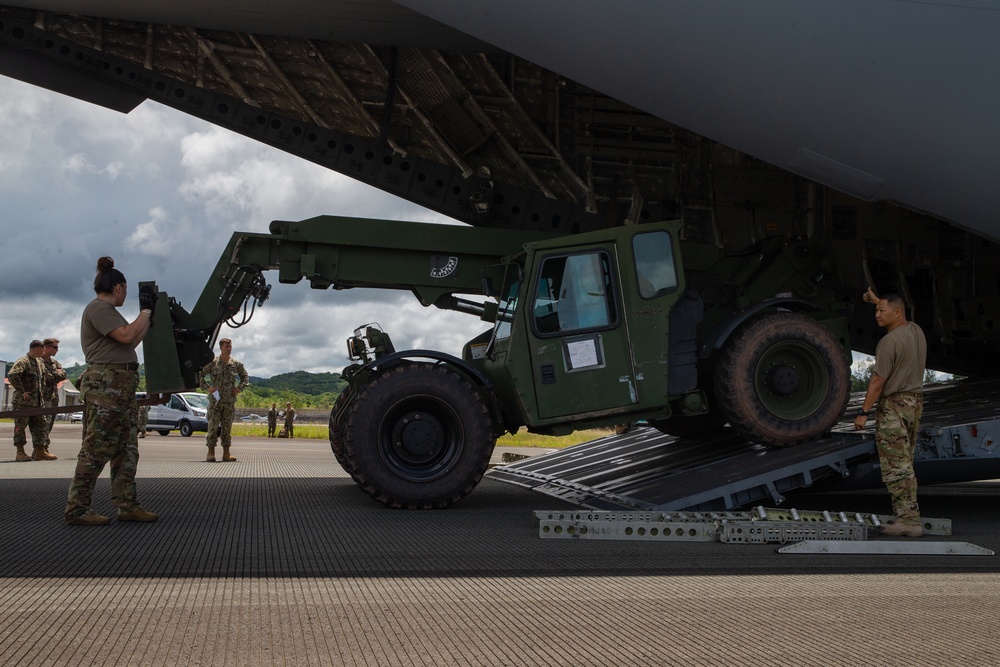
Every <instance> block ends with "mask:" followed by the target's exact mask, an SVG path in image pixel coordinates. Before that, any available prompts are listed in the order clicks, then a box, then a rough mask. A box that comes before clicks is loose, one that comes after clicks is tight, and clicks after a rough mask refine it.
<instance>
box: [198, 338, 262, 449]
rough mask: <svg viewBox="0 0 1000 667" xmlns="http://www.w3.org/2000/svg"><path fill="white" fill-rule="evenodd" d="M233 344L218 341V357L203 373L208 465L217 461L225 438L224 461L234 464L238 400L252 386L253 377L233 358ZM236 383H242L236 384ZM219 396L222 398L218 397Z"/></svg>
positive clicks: (206, 366) (203, 369)
mask: <svg viewBox="0 0 1000 667" xmlns="http://www.w3.org/2000/svg"><path fill="white" fill-rule="evenodd" d="M232 351H233V341H231V340H229V339H228V338H222V339H220V340H219V352H220V354H219V356H217V357H216V358H215V359H213V360H212V361H210V362H208V363H207V364H206V365H205V367H204V368H202V369H201V388H202V389H203V390H204V391H206V392H207V393H208V435H207V436H206V438H205V444H206V445H207V446H208V456H207V457H206V458H205V460H206V461H215V443H216V442H218V440H219V438H220V436H221V438H222V460H223V461H235V460H236V457H235V456H233V455H232V454H230V452H229V448H230V447H231V446H232V430H233V419H234V417H235V414H236V396H237V395H238V394H239V393H240V392H241V391H243V390H244V389H246V388H247V386H248V385H249V384H250V376H249V375H247V370H246V369H245V368H244V367H243V364H241V363H240V362H239V361H237V360H236V359H234V358H233V357H231V356H230V354H231V353H232ZM237 379H238V380H239V383H238V384H237ZM216 392H218V396H219V398H218V399H216V397H215V395H216Z"/></svg>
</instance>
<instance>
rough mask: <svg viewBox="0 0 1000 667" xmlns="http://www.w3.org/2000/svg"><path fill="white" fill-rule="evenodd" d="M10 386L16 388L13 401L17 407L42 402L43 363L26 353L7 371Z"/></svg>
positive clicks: (38, 404)
mask: <svg viewBox="0 0 1000 667" xmlns="http://www.w3.org/2000/svg"><path fill="white" fill-rule="evenodd" d="M7 379H8V380H10V386H11V387H13V388H14V396H13V400H12V403H13V404H14V406H16V407H21V408H30V407H38V406H40V405H41V404H42V363H41V359H35V358H34V357H31V356H29V355H27V354H26V355H24V356H23V357H21V358H20V359H18V360H17V361H15V362H14V365H13V366H11V367H10V372H9V373H7Z"/></svg>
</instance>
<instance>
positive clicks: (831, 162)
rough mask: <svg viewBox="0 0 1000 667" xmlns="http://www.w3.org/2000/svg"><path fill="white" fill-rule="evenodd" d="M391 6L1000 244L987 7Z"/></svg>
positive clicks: (764, 3)
mask: <svg viewBox="0 0 1000 667" xmlns="http://www.w3.org/2000/svg"><path fill="white" fill-rule="evenodd" d="M399 3H400V4H402V5H404V6H406V7H409V8H411V9H413V10H415V11H417V12H420V13H423V14H425V15H427V16H429V17H431V18H434V19H436V20H438V21H440V22H441V23H444V24H446V25H449V26H451V27H453V28H456V29H458V30H461V31H463V32H467V33H469V34H471V35H473V36H475V37H477V38H479V39H482V40H483V41H486V42H489V43H491V44H494V45H496V46H497V47H499V48H501V49H504V50H506V51H510V52H511V53H513V54H515V55H518V56H521V57H523V58H526V59H528V60H531V61H532V62H535V63H538V64H539V65H541V66H543V67H546V68H549V69H552V70H554V71H556V72H559V73H560V74H562V75H564V76H567V77H570V78H572V79H574V80H577V81H579V82H581V83H583V84H585V85H587V86H590V87H593V88H595V89H597V90H600V91H601V92H604V93H606V94H609V95H611V96H614V97H616V98H618V99H620V100H622V101H624V102H627V103H629V104H631V105H634V106H636V107H638V108H640V109H643V110H644V111H647V112H649V113H652V114H654V115H656V116H658V117H660V118H663V119H664V120H667V121H669V122H671V123H674V124H677V125H679V126H681V127H684V128H685V129H688V130H691V131H693V132H696V133H698V134H701V135H704V136H706V137H709V138H711V139H714V140H716V141H719V142H721V143H723V144H726V145H728V146H732V147H734V148H736V149H738V150H740V151H742V152H744V153H748V154H750V155H753V156H755V157H758V158H760V159H763V160H765V161H767V162H770V163H772V164H774V165H775V166H778V167H782V168H785V169H788V170H789V171H792V172H794V173H798V174H800V175H802V176H805V177H807V178H810V179H813V180H816V181H819V182H821V183H824V184H826V185H829V186H830V187H833V188H835V189H838V190H840V191H842V192H846V193H847V194H851V195H854V196H856V197H858V198H861V199H866V200H895V201H898V202H900V203H903V204H904V205H907V206H910V207H913V208H916V209H920V210H924V211H927V212H930V213H932V214H934V215H936V216H939V217H942V218H945V219H948V220H951V221H954V222H956V223H958V224H960V225H962V226H964V227H967V228H970V229H973V230H976V231H979V232H981V233H983V234H986V235H987V236H990V237H993V238H994V239H998V238H1000V224H998V223H997V216H996V211H998V210H1000V189H998V188H995V187H994V182H995V180H996V179H995V178H994V176H995V174H996V172H997V169H996V167H995V165H994V161H993V156H994V155H995V154H996V152H997V148H1000V123H997V122H996V120H995V118H994V115H995V109H996V108H998V106H1000V68H997V67H996V63H997V62H1000V40H997V39H996V35H997V34H1000V3H997V2H989V1H986V0H968V1H954V2H944V1H942V2H935V3H916V2H904V1H899V0H871V1H866V2H844V1H843V0H816V1H814V2H808V3H806V2H801V1H800V0H759V1H757V2H752V3H748V2H743V1H742V0H713V1H710V2H704V1H700V2H693V1H692V2H657V3H652V2H646V1H644V0H624V1H621V2H614V3H609V2H600V3H598V2H590V3H581V2H579V1H578V0H575V1H571V0H552V1H551V2H545V3H538V2H535V0H510V1H509V2H504V3H493V2H490V3H487V2H475V1H469V0H462V1H461V2H458V1H456V0H399Z"/></svg>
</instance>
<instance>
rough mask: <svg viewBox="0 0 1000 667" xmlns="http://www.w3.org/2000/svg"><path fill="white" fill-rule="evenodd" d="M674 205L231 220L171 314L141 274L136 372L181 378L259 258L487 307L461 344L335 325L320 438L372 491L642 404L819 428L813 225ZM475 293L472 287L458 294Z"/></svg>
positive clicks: (409, 491)
mask: <svg viewBox="0 0 1000 667" xmlns="http://www.w3.org/2000/svg"><path fill="white" fill-rule="evenodd" d="M679 230H680V225H679V223H677V222H662V223H650V224H642V225H633V226H626V227H615V228H611V229H606V230H600V231H595V232H589V233H586V234H575V235H570V236H556V235H552V234H546V233H541V232H524V231H511V230H496V229H484V228H472V227H464V226H450V225H431V224H419V223H410V222H392V221H381V220H358V219H351V218H336V217H329V216H324V217H318V218H312V219H309V220H304V221H301V222H282V221H275V222H273V223H272V224H271V227H270V232H271V233H270V234H250V233H241V232H237V233H236V234H234V235H233V237H232V239H231V241H230V243H229V245H228V246H227V248H226V250H225V252H224V253H223V255H222V257H221V258H220V260H219V263H218V265H217V266H216V268H215V270H214V272H213V274H212V276H211V278H210V279H209V282H208V284H207V285H206V287H205V290H204V292H203V293H202V295H201V297H200V298H199V300H198V302H197V304H196V305H195V307H194V309H193V310H192V311H191V312H190V313H188V312H187V311H185V310H184V309H183V308H182V307H181V305H180V304H179V303H178V302H177V301H176V300H175V299H173V298H171V297H170V296H169V295H168V294H167V293H165V292H161V291H159V290H158V288H157V286H156V284H155V283H151V282H147V283H142V284H140V289H142V290H146V291H147V293H148V292H149V291H152V292H154V293H156V309H155V314H154V321H153V326H152V327H151V329H150V332H149V334H147V336H146V339H145V340H144V343H143V344H144V353H145V362H146V373H147V389H148V390H149V391H151V392H176V391H183V390H189V389H192V388H194V387H195V386H196V384H197V375H198V371H199V370H200V369H201V368H202V367H203V366H204V365H205V364H206V363H208V361H210V360H211V359H212V347H213V344H214V341H215V339H216V337H217V336H218V333H219V329H220V327H221V326H222V324H224V323H228V324H230V325H233V326H240V325H242V324H244V323H246V321H248V320H249V318H250V317H251V316H252V314H253V311H254V309H255V308H256V307H258V306H261V305H263V303H264V302H265V301H266V299H267V298H268V295H269V292H270V286H269V285H267V284H266V282H265V280H264V275H263V272H264V271H268V270H276V271H277V272H278V279H279V281H281V282H283V283H297V282H299V281H301V280H302V279H303V278H304V279H306V280H308V281H309V284H310V285H311V286H312V287H313V288H317V289H325V288H330V287H332V288H333V289H335V290H336V289H347V288H351V287H374V288H384V289H400V290H409V291H411V292H412V293H413V294H414V296H416V298H417V299H418V300H419V301H420V303H421V304H423V305H425V306H429V305H434V306H437V307H439V308H445V309H452V310H457V311H460V312H465V313H469V314H472V315H476V316H478V317H480V318H481V319H482V320H483V321H484V322H488V323H490V324H491V325H492V328H491V329H489V330H488V331H484V333H482V334H481V335H479V336H477V337H476V338H474V339H473V340H471V341H469V342H468V343H467V344H466V345H465V347H464V349H463V351H462V356H461V358H459V357H455V356H452V355H449V354H445V353H443V352H438V351H433V350H408V351H396V350H395V349H394V347H393V345H392V342H391V340H390V337H389V335H388V334H387V333H386V332H383V331H381V329H380V328H379V327H378V326H376V325H364V326H362V327H359V328H358V329H357V330H355V332H354V335H353V336H352V337H350V338H349V339H348V356H349V358H350V359H351V361H352V363H351V365H349V366H348V367H347V368H345V369H344V372H343V377H344V379H345V380H346V381H347V382H348V387H347V389H345V390H344V392H343V393H342V394H341V396H340V397H339V398H338V400H337V403H336V405H335V406H334V408H333V410H332V412H331V416H330V442H331V446H332V449H333V452H334V454H335V455H336V457H337V459H338V461H339V462H340V463H341V465H343V467H344V468H345V470H347V472H348V473H350V475H351V476H352V477H353V478H354V480H355V481H356V482H357V483H358V485H359V486H360V487H361V488H362V489H363V490H364V491H365V492H366V493H368V494H369V495H371V496H372V497H373V498H375V499H376V500H378V501H380V502H382V503H384V504H386V505H388V506H391V507H399V508H437V507H445V506H448V505H450V504H452V503H454V502H456V501H458V500H460V499H461V498H463V497H464V496H465V495H467V494H468V493H469V492H470V491H471V490H472V489H473V488H474V487H475V485H476V484H477V483H478V482H479V480H480V479H481V478H482V476H483V474H484V472H485V471H486V469H487V465H488V463H489V459H490V455H491V453H492V450H493V446H494V444H495V442H496V438H497V437H498V436H499V435H501V434H503V433H504V432H511V433H513V432H516V431H517V430H518V429H519V428H521V427H526V428H527V429H528V430H530V431H532V432H537V433H544V434H554V435H558V434H565V433H569V432H571V431H573V430H576V429H581V428H594V427H602V426H611V425H615V424H622V423H631V422H635V421H639V420H645V421H647V422H648V423H650V424H652V425H653V426H655V427H656V428H658V429H660V430H662V431H664V432H666V433H673V434H678V435H683V434H695V433H701V432H709V431H712V430H716V429H718V428H721V427H722V426H723V425H724V424H726V423H729V424H730V426H732V427H733V428H735V429H737V430H739V431H742V432H744V433H746V434H747V435H748V436H750V437H751V438H753V439H755V440H757V441H759V442H762V443H766V444H771V445H777V446H788V445H794V444H797V443H801V442H804V441H807V440H810V439H813V438H816V437H819V436H820V435H822V434H823V433H825V432H827V431H828V430H829V429H830V427H831V426H832V425H833V424H834V423H835V422H836V421H837V420H838V419H839V418H840V417H841V415H842V414H843V411H844V408H845V406H846V403H847V399H848V392H849V387H850V373H849V362H850V345H849V341H848V333H847V327H846V314H847V312H848V311H849V309H850V300H849V298H848V297H846V296H845V295H844V294H841V293H838V292H837V290H836V289H835V287H834V286H832V285H831V283H830V279H829V278H828V276H830V275H832V271H831V268H832V267H830V266H829V265H828V259H827V258H826V257H825V255H824V252H823V248H822V246H821V244H820V243H818V242H817V241H815V240H811V239H787V238H777V237H775V238H768V239H764V240H763V241H761V242H759V243H756V244H754V245H753V246H751V247H750V248H747V249H746V250H745V251H744V252H742V253H740V254H738V255H732V256H729V255H724V254H723V253H722V251H721V250H720V249H719V248H718V247H716V246H714V245H708V244H698V243H691V242H688V241H684V240H682V239H680V238H679ZM470 296H475V297H477V300H473V299H470V298H467V297H470Z"/></svg>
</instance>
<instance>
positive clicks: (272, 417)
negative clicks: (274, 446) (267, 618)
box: [267, 403, 278, 438]
mask: <svg viewBox="0 0 1000 667" xmlns="http://www.w3.org/2000/svg"><path fill="white" fill-rule="evenodd" d="M277 429H278V404H277V403H271V409H270V410H268V411H267V437H269V438H273V437H275V435H277V434H276V433H275V431H276V430H277Z"/></svg>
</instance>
